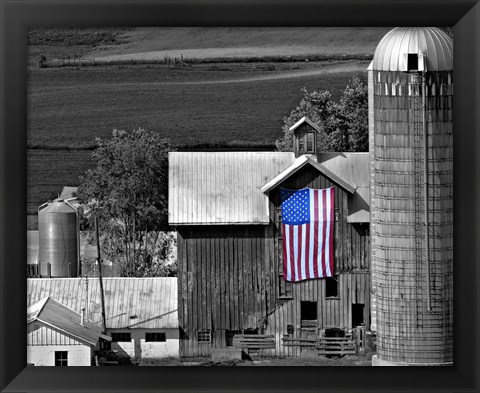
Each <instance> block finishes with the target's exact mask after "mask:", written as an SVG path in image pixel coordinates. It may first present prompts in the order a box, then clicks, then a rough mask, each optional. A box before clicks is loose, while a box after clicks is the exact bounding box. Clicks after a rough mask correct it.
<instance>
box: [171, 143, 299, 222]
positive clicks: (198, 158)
mask: <svg viewBox="0 0 480 393" xmlns="http://www.w3.org/2000/svg"><path fill="white" fill-rule="evenodd" d="M294 160H295V156H294V154H293V153H283V152H173V153H169V195H168V221H169V223H170V224H172V225H181V224H189V225H204V224H268V223H269V214H268V199H267V197H266V196H265V195H264V194H263V193H262V192H261V191H260V188H261V187H262V186H263V185H264V184H265V183H267V182H268V181H269V180H270V179H272V178H273V177H275V176H276V175H278V174H279V173H280V172H282V171H283V170H284V169H286V168H287V167H288V166H290V165H291V164H292V163H293V161H294Z"/></svg>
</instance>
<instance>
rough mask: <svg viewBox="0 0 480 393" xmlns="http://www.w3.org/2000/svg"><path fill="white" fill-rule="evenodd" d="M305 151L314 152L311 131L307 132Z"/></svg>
mask: <svg viewBox="0 0 480 393" xmlns="http://www.w3.org/2000/svg"><path fill="white" fill-rule="evenodd" d="M306 137H307V153H314V152H315V146H314V145H313V141H314V138H313V132H307V135H306Z"/></svg>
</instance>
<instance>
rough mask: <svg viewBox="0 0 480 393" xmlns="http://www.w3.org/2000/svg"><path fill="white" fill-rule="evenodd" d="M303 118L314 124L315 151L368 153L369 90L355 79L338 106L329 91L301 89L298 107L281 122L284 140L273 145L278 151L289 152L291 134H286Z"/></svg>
mask: <svg viewBox="0 0 480 393" xmlns="http://www.w3.org/2000/svg"><path fill="white" fill-rule="evenodd" d="M303 116H307V117H308V118H309V119H310V120H311V121H313V122H314V123H316V124H317V125H318V126H319V127H320V129H321V131H320V132H319V134H318V135H317V150H318V151H319V152H325V151H368V90H367V86H366V85H365V84H364V83H363V82H362V81H361V80H360V79H359V78H357V77H355V78H353V79H352V80H350V81H349V82H348V84H347V87H346V88H345V90H344V91H343V93H342V96H341V97H340V99H339V101H338V102H335V101H333V100H332V95H331V94H330V92H329V91H327V90H325V91H320V92H318V91H313V92H311V93H310V92H308V91H307V90H306V89H305V88H304V89H303V98H302V100H301V101H300V104H299V105H298V106H297V107H296V108H295V109H293V110H292V111H291V112H290V115H289V116H287V117H285V118H284V119H283V122H284V125H283V127H282V130H283V134H284V135H283V137H281V138H279V139H277V141H276V142H275V144H276V147H277V150H279V151H292V149H293V133H292V132H291V131H290V130H289V129H290V127H291V126H292V125H294V124H295V123H296V122H297V121H298V120H300V119H301V118H302V117H303Z"/></svg>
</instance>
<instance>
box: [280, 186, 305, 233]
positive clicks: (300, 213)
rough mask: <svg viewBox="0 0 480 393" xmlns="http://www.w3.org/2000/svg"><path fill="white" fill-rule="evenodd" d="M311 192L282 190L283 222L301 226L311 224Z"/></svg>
mask: <svg viewBox="0 0 480 393" xmlns="http://www.w3.org/2000/svg"><path fill="white" fill-rule="evenodd" d="M309 194H310V190H309V189H308V188H305V189H304V190H298V191H295V190H287V189H285V188H280V198H281V200H282V222H283V223H284V224H289V225H301V224H307V223H309V222H310V195H309Z"/></svg>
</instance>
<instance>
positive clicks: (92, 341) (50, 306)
mask: <svg viewBox="0 0 480 393" xmlns="http://www.w3.org/2000/svg"><path fill="white" fill-rule="evenodd" d="M35 321H39V322H42V323H43V324H45V325H47V326H49V327H50V328H52V329H53V330H56V331H58V332H60V333H62V334H65V335H67V336H70V337H73V338H74V339H76V340H78V341H81V342H83V343H85V344H87V345H93V346H94V345H96V344H97V342H98V339H99V338H100V337H104V338H106V339H108V336H104V335H103V334H102V327H101V326H100V325H98V324H95V323H90V322H84V325H82V324H81V315H80V313H78V312H76V311H74V310H72V309H70V308H69V307H67V306H65V305H63V304H62V303H60V302H58V301H56V300H55V299H52V298H51V297H49V296H47V297H46V298H44V299H41V300H39V301H38V302H37V303H34V304H32V305H31V306H30V307H28V308H27V324H29V323H32V322H35Z"/></svg>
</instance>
